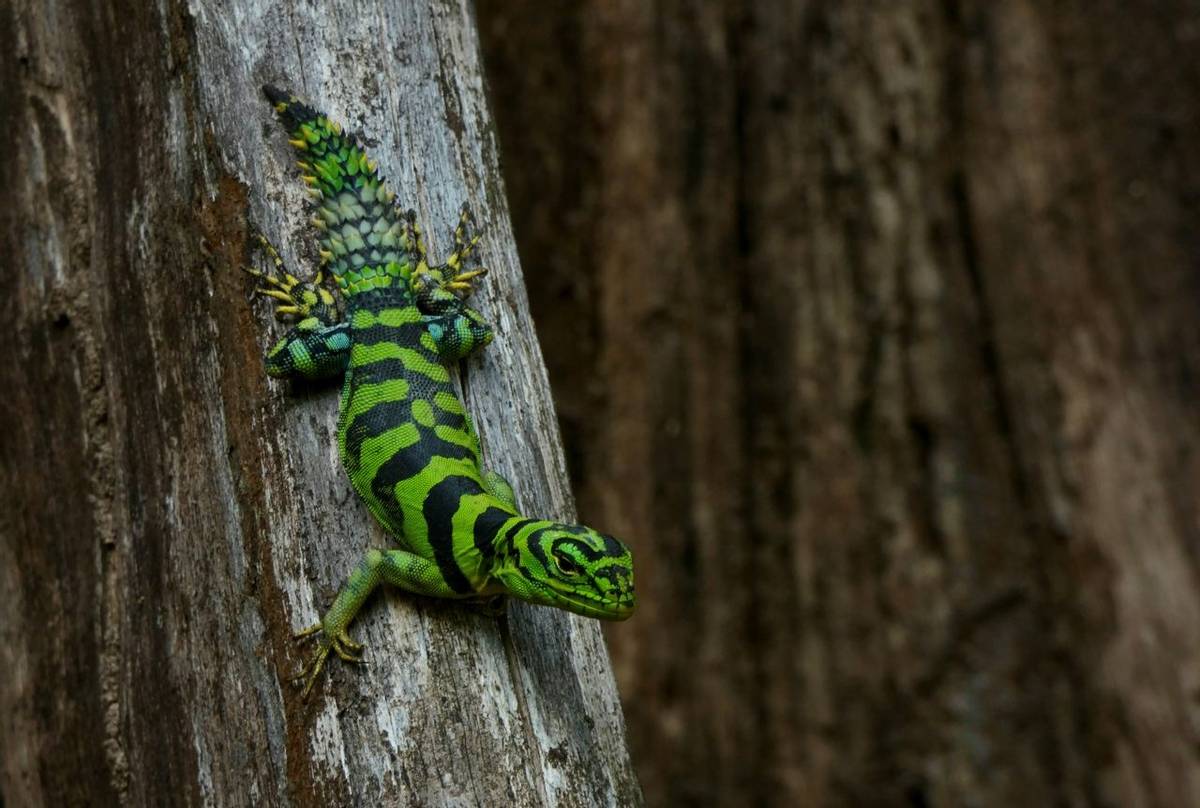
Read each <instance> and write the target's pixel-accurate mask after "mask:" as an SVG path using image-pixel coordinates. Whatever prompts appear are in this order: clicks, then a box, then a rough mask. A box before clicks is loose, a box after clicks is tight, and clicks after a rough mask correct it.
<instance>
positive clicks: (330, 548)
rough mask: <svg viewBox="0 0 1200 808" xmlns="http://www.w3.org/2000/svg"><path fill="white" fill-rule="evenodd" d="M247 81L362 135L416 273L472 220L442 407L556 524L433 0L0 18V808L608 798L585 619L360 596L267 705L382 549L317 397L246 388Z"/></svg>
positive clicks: (261, 168) (519, 298)
mask: <svg viewBox="0 0 1200 808" xmlns="http://www.w3.org/2000/svg"><path fill="white" fill-rule="evenodd" d="M268 81H269V82H272V83H276V84H279V85H281V86H285V87H289V88H291V89H293V90H294V91H295V92H297V93H298V94H300V95H303V96H304V97H305V98H306V99H307V100H309V101H310V102H312V103H313V104H314V105H316V106H318V107H320V108H322V109H323V110H325V111H326V112H327V113H329V114H330V115H331V116H333V117H335V118H336V119H338V120H341V121H342V122H344V123H346V124H347V125H348V126H350V127H352V128H355V129H358V130H359V131H361V132H362V133H363V134H364V136H365V138H366V140H367V142H368V143H369V144H370V147H371V148H372V151H373V153H374V155H375V156H376V157H377V158H378V159H379V161H380V163H381V165H382V167H383V169H384V172H385V174H386V175H387V176H388V177H389V178H390V179H391V180H392V182H393V187H395V188H396V190H397V191H398V193H399V196H400V199H401V200H402V201H403V202H404V203H405V204H409V205H412V206H413V207H415V208H417V209H418V211H419V213H420V219H421V221H422V223H423V224H424V225H425V226H426V229H427V232H428V234H429V238H430V240H431V242H432V244H431V248H432V249H433V250H434V251H436V252H438V254H441V252H442V251H443V250H445V249H447V247H448V242H449V230H450V227H451V226H452V225H453V223H454V221H455V218H456V212H457V209H458V205H459V204H460V203H461V202H462V201H463V200H464V199H469V200H470V201H471V202H472V204H473V206H474V209H475V212H476V215H477V217H478V218H479V219H480V221H481V223H482V224H483V225H485V227H486V236H485V239H486V240H485V242H484V246H483V248H482V255H483V257H484V259H485V260H486V262H487V264H488V265H489V266H490V267H491V268H492V275H491V276H490V277H489V278H487V280H486V283H485V284H484V288H483V291H482V293H481V294H480V296H479V298H478V300H477V302H478V304H479V307H480V308H481V309H482V310H483V311H484V312H486V313H487V314H488V315H490V317H491V319H492V322H493V323H494V324H495V326H496V341H495V343H494V344H493V345H492V346H491V348H490V349H489V350H488V351H487V352H486V354H485V355H483V356H482V357H477V358H474V359H472V360H471V361H470V362H468V363H466V366H465V370H464V372H463V374H462V379H463V381H464V387H465V388H466V392H467V396H466V402H467V407H468V409H469V410H470V411H471V412H472V413H474V414H475V418H476V423H477V425H478V427H479V429H480V432H481V437H482V441H483V444H484V450H485V453H486V454H487V455H488V457H489V460H490V462H491V463H492V464H493V466H494V467H496V468H497V470H499V471H500V472H502V473H503V474H505V475H506V476H508V477H509V478H510V479H511V480H513V481H514V483H515V486H516V489H517V496H518V498H519V500H520V501H521V504H522V505H524V506H525V507H526V508H527V509H529V510H531V511H534V512H542V513H545V514H547V515H550V516H555V517H559V518H563V517H569V516H571V515H572V513H571V512H572V504H571V498H570V494H569V491H568V488H567V486H566V481H565V467H564V464H563V461H562V455H561V449H560V444H559V440H558V435H557V427H556V424H555V419H554V413H553V410H552V408H551V406H550V403H549V401H548V390H547V386H546V379H545V372H544V368H543V365H542V362H541V358H540V355H539V353H538V348H537V343H536V339H535V336H534V334H533V331H532V327H531V324H530V322H529V316H528V307H527V301H526V296H525V292H524V289H523V287H522V283H521V275H520V270H519V266H518V263H517V259H516V251H515V248H514V245H513V242H512V234H511V230H510V225H509V220H508V211H507V207H506V203H505V199H504V194H503V189H502V185H501V182H500V180H499V177H498V173H497V166H496V145H495V140H494V136H493V133H492V131H491V128H490V117H489V112H488V109H487V105H486V104H485V102H484V98H483V94H482V77H481V75H480V65H479V62H478V41H477V37H476V33H475V29H474V23H473V20H472V18H471V13H470V9H469V7H468V6H467V5H466V3H464V2H440V0H429V2H416V3H410V2H384V1H383V0H381V1H380V2H361V3H356V4H353V5H350V4H334V5H329V6H328V7H326V6H324V5H320V4H318V5H313V4H310V3H304V2H284V3H266V2H259V1H258V0H235V1H234V2H225V1H224V0H222V2H217V1H216V0H191V1H190V2H182V1H181V0H164V1H163V2H160V3H144V2H123V1H121V0H117V1H116V2H111V3H100V4H95V3H84V2H67V3H51V4H45V3H40V2H36V1H35V0H17V2H15V3H5V4H0V110H3V116H4V117H3V124H4V125H3V127H0V152H2V153H3V154H5V155H6V157H5V159H4V160H3V161H0V187H3V188H4V189H5V193H6V194H8V202H7V203H6V204H5V205H4V207H3V214H2V216H3V218H2V219H0V254H3V255H4V260H5V262H6V263H5V267H6V271H5V272H4V275H3V277H2V279H0V283H2V290H3V291H2V294H0V318H2V320H3V322H4V323H6V324H7V330H6V333H8V334H9V335H10V338H9V351H8V353H7V355H6V357H7V358H6V361H5V362H4V363H3V364H2V365H0V385H2V386H3V389H4V395H3V396H0V417H2V418H3V421H4V423H5V430H4V435H3V437H2V438H0V459H2V461H3V471H2V478H0V479H2V481H3V488H2V491H3V494H4V502H5V506H4V507H3V508H2V509H0V536H2V538H3V540H2V541H0V613H2V614H3V615H4V619H3V620H2V621H0V669H2V670H3V671H4V675H3V676H2V677H0V749H3V754H2V755H0V804H4V805H10V806H26V805H84V804H87V805H113V804H128V805H167V804H214V805H264V804H269V805H287V804H295V805H350V804H360V805H378V804H389V805H486V806H493V805H502V804H515V805H555V806H558V805H580V806H598V805H627V804H636V803H638V802H639V801H640V795H639V790H638V786H637V783H636V780H635V779H634V776H633V774H632V770H631V767H630V763H629V759H628V754H627V751H626V746H625V740H624V727H623V724H622V718H621V713H620V708H619V704H618V702H617V697H616V691H615V687H614V682H613V678H612V674H611V670H610V667H609V663H608V658H607V653H606V650H605V647H604V643H603V638H602V636H601V633H600V631H599V629H598V627H597V625H596V623H594V622H592V621H586V620H581V619H576V618H573V617H570V616H568V615H565V614H563V613H560V612H556V611H552V610H542V609H534V608H532V607H525V606H523V605H520V604H513V605H510V609H509V613H508V617H507V618H506V619H500V620H496V619H493V618H489V617H486V616H483V615H482V614H476V613H472V612H470V611H468V610H466V609H464V608H463V607H461V606H456V605H449V604H442V603H434V602H431V601H427V600H424V601H423V600H420V599H417V598H412V597H406V596H402V595H399V596H398V595H397V594H396V593H395V592H390V593H389V594H387V595H383V596H377V598H376V599H375V601H374V603H373V605H371V606H370V607H368V609H367V610H365V611H364V613H363V615H362V616H361V617H360V619H359V620H358V621H357V622H356V623H355V626H354V627H353V633H354V634H355V635H356V636H357V637H358V639H360V640H364V641H365V642H366V643H367V644H368V648H367V653H366V659H367V661H368V662H369V666H368V667H366V668H362V669H359V668H351V667H350V666H347V665H344V664H341V663H337V662H334V663H333V664H331V665H330V667H329V669H328V673H327V674H326V675H325V676H324V678H323V680H322V682H321V684H320V685H319V687H318V690H317V691H316V693H315V694H314V697H313V698H311V699H310V700H309V701H308V702H307V703H305V702H302V701H301V700H300V698H299V691H298V689H297V688H295V687H293V686H292V685H291V684H290V683H289V681H288V678H289V676H290V674H291V673H292V672H294V671H295V670H297V669H298V668H299V667H300V666H301V664H302V662H303V660H304V659H305V658H306V654H307V653H308V651H309V649H308V648H305V647H301V646H298V645H296V644H294V643H293V642H292V641H291V638H290V637H291V634H292V632H294V631H296V630H298V629H301V628H303V627H306V626H307V625H310V624H312V623H313V622H315V621H316V620H317V619H318V616H319V614H320V613H321V611H322V610H323V609H324V608H325V607H326V606H327V605H328V604H329V603H330V602H331V600H332V598H333V595H334V593H335V592H336V591H337V588H338V587H339V586H340V585H341V583H342V581H343V579H344V576H345V575H347V574H348V573H349V571H350V570H351V569H352V568H353V565H354V564H355V563H356V562H357V559H358V558H360V557H361V554H362V553H363V552H364V551H365V550H366V549H367V548H368V547H370V546H385V545H386V544H387V543H388V539H387V537H385V536H384V535H383V534H382V532H381V530H380V529H379V527H378V526H377V525H375V523H374V522H373V521H372V520H371V518H370V517H369V515H368V513H367V511H366V509H365V508H364V507H363V506H362V505H361V503H359V502H358V501H357V498H355V497H354V496H353V494H352V492H351V489H350V485H349V482H348V479H347V478H346V476H345V475H344V473H343V472H342V471H341V469H340V466H339V463H338V460H337V451H336V443H335V435H334V425H335V421H336V410H337V403H336V402H337V391H336V389H327V390H308V391H299V392H298V393H297V394H294V395H289V391H288V390H287V389H286V387H284V386H282V385H278V384H276V383H274V382H271V381H269V380H268V379H267V378H266V377H265V375H264V373H263V369H262V362H261V358H260V357H261V352H262V350H263V349H264V347H265V346H266V345H268V344H269V343H270V341H272V340H273V339H275V338H277V336H278V333H279V326H273V325H271V324H270V323H271V320H270V307H269V306H268V305H266V304H265V303H262V302H258V303H254V304H252V303H251V301H250V295H249V291H250V288H251V286H252V284H251V283H250V281H249V279H248V278H246V277H245V276H244V275H243V274H242V273H240V272H239V271H238V267H239V265H240V264H242V263H243V262H245V261H249V260H251V256H250V254H249V252H248V250H247V245H248V237H247V233H248V230H247V223H248V221H252V222H254V223H255V224H257V225H258V226H260V227H261V228H262V229H263V231H264V232H266V233H267V234H268V235H269V236H270V237H272V239H273V240H274V241H276V242H277V243H278V244H280V245H281V247H282V248H283V252H284V257H285V259H286V260H287V261H288V262H289V264H290V266H291V267H293V268H296V269H299V270H300V271H301V272H302V273H303V274H307V273H309V272H311V270H312V268H313V267H314V265H315V264H314V261H313V260H312V259H313V257H314V255H313V254H314V250H313V247H312V243H311V241H310V239H309V237H308V235H307V234H308V232H309V231H308V225H307V223H306V221H305V218H306V217H305V214H304V209H303V205H302V202H301V200H302V193H301V190H300V189H301V188H302V186H301V185H300V183H299V179H298V176H297V172H296V171H295V169H294V168H293V167H292V165H291V163H292V160H293V159H294V158H293V157H292V156H291V154H290V153H289V147H288V146H287V145H286V143H285V135H284V133H283V132H282V130H281V129H280V128H279V127H278V126H277V124H276V123H275V122H274V121H273V117H272V114H271V109H270V107H269V105H268V104H267V103H266V101H265V100H264V99H263V97H262V95H261V93H260V90H259V87H260V85H262V84H263V83H264V82H268Z"/></svg>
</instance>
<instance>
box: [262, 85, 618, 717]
mask: <svg viewBox="0 0 1200 808" xmlns="http://www.w3.org/2000/svg"><path fill="white" fill-rule="evenodd" d="M263 89H264V91H265V92H266V95H267V97H268V98H269V99H270V100H271V102H272V103H273V104H274V105H275V110H276V112H278V113H279V116H280V118H281V119H282V121H283V123H284V125H285V126H286V127H287V128H288V130H289V131H290V133H291V140H290V141H289V142H290V143H291V144H292V145H293V146H294V147H295V148H296V149H297V151H299V152H300V155H301V159H300V162H299V164H298V165H299V166H300V168H301V169H302V170H303V171H304V180H305V182H306V183H307V184H308V186H309V189H310V193H311V195H312V197H313V200H314V203H315V206H316V216H315V217H314V218H313V225H314V226H315V227H316V228H317V229H318V232H319V241H320V246H321V259H322V267H321V270H320V271H319V272H318V273H317V276H316V278H315V279H314V280H313V281H311V282H305V281H301V280H299V279H297V278H296V277H294V276H292V275H290V274H288V273H287V272H285V271H284V270H283V265H282V262H281V261H280V260H279V257H278V254H277V253H276V252H275V250H274V249H273V248H271V247H270V245H269V244H267V243H266V241H265V240H262V241H263V244H264V246H265V247H266V249H267V251H268V253H269V254H270V256H271V257H272V259H273V260H274V262H275V265H276V271H275V272H273V273H271V274H264V273H257V272H256V273H253V274H255V275H257V276H258V277H259V278H260V280H261V281H262V283H263V284H264V286H263V288H261V289H260V290H259V291H261V292H262V293H263V294H266V295H270V296H271V297H274V298H276V299H277V300H278V301H280V303H281V304H282V305H280V307H279V308H278V309H277V313H279V314H282V315H290V316H294V317H295V318H296V319H297V320H298V322H297V323H296V325H295V326H294V327H293V328H292V329H291V330H290V331H289V332H288V334H287V335H286V336H285V337H284V338H283V339H282V340H281V341H280V342H279V343H278V344H277V345H276V346H275V347H274V348H272V349H271V350H270V351H269V352H268V354H267V359H266V364H267V372H268V373H269V374H270V375H272V376H276V377H282V378H293V379H307V380H319V379H332V378H336V377H339V376H340V377H342V378H343V386H342V396H341V404H340V410H339V413H340V417H339V423H338V448H339V450H340V455H341V458H342V463H343V465H344V466H345V467H346V470H347V472H348V473H349V475H350V481H351V483H352V484H353V486H354V490H355V491H357V492H358V494H359V496H360V497H362V499H363V501H364V502H365V503H366V505H367V508H368V509H369V510H370V511H371V513H372V514H373V515H374V516H375V518H376V519H378V520H379V522H380V523H381V524H382V525H383V526H384V528H386V529H387V531H388V532H389V533H391V534H392V535H393V536H395V537H396V539H397V540H398V541H399V543H400V544H401V546H402V548H403V549H393V550H370V551H368V552H367V553H366V555H365V556H364V557H363V560H362V562H361V563H360V564H359V566H358V568H357V569H356V570H355V571H354V572H353V573H352V574H351V575H350V577H349V579H348V580H347V581H346V584H345V586H343V587H342V590H341V592H340V593H339V594H338V596H337V598H336V600H335V601H334V603H333V606H332V607H331V608H330V609H329V611H328V612H326V614H325V616H324V618H323V619H322V620H321V622H320V623H319V624H317V625H315V626H313V627H312V628H310V629H308V630H307V631H305V632H302V634H301V635H300V636H314V637H316V638H317V650H316V652H315V653H314V655H313V657H312V659H311V661H310V662H309V664H308V666H307V667H306V669H305V671H304V673H303V674H302V676H303V677H304V678H305V680H306V683H305V689H304V692H305V695H307V694H308V692H309V690H310V689H311V688H312V686H313V683H314V682H315V681H316V679H317V677H318V675H319V674H320V672H321V668H322V666H323V665H324V663H325V660H326V658H327V657H328V656H329V654H330V652H333V653H336V654H337V655H338V656H340V657H341V658H343V659H345V660H348V661H358V660H359V659H360V655H361V652H362V646H361V645H359V644H358V643H356V642H354V641H353V640H352V639H351V638H350V636H349V634H348V633H347V628H348V627H349V625H350V623H351V621H353V620H354V617H355V615H357V614H358V611H359V609H360V608H361V607H362V604H363V602H364V601H365V600H366V599H367V597H368V596H370V594H371V592H372V591H374V589H375V588H376V587H377V586H378V585H379V584H380V583H389V584H392V585H393V586H397V587H400V588H401V589H405V590H408V591H409V592H415V593H417V594H421V595H429V596H433V597H440V598H461V599H468V598H489V597H494V596H498V595H511V596H513V597H517V598H520V599H522V600H526V601H529V602H530V603H537V604H544V605H547V606H556V607H558V608H561V609H566V610H568V611H571V612H575V613H576V614H581V615H585V616H588V617H597V618H601V619H606V620H624V619H626V618H628V617H629V616H630V615H631V614H632V613H633V608H634V591H633V563H632V558H631V556H630V553H629V549H628V548H627V547H626V546H625V545H624V544H622V543H621V542H620V541H618V540H617V539H614V538H613V537H611V536H607V535H605V534H603V533H599V532H597V531H595V530H593V529H591V528H588V527H583V526H581V525H567V524H561V523H558V522H552V521H548V520H545V519H533V518H529V517H526V516H522V515H521V514H520V513H519V511H518V510H517V505H516V501H515V499H514V497H513V492H512V487H511V486H510V485H509V484H508V482H507V481H506V480H504V479H503V478H502V477H500V476H499V475H498V474H495V473H494V472H486V471H484V469H483V466H482V463H481V456H480V451H479V441H478V439H477V437H476V434H475V430H474V427H473V426H472V424H471V418H470V416H469V415H468V414H467V412H466V410H465V409H464V408H463V405H462V402H461V401H460V400H459V399H458V396H457V395H456V394H455V391H454V387H453V386H452V385H451V383H450V374H449V372H448V371H447V370H446V367H445V363H448V362H454V361H456V360H458V359H460V358H462V357H464V356H466V355H467V354H469V353H471V351H473V350H475V349H477V348H481V347H483V346H484V345H487V344H488V343H489V342H491V339H492V330H491V327H490V326H489V325H488V324H487V322H486V321H485V320H484V319H483V316H482V315H480V314H479V312H477V311H475V310H473V309H471V308H469V307H468V306H466V305H465V304H464V302H463V298H464V297H466V296H467V295H468V294H469V293H470V292H471V290H472V284H471V281H472V280H474V279H476V278H478V277H481V276H482V275H483V274H484V270H478V269H477V270H473V271H464V269H463V262H464V261H465V260H466V259H467V258H468V256H469V255H470V254H471V252H472V250H473V248H474V247H475V245H476V243H477V242H478V240H479V239H478V236H476V237H470V236H469V235H468V227H469V224H470V214H469V211H468V209H467V208H466V206H465V205H464V206H463V214H462V217H461V219H460V221H459V223H458V226H457V227H456V228H455V231H454V240H455V251H454V253H453V254H452V255H451V256H450V257H449V258H447V259H446V261H445V263H443V264H442V265H440V266H435V267H431V266H429V264H428V263H427V261H426V255H425V248H424V245H423V244H422V240H421V234H420V230H419V229H418V228H417V226H416V223H415V219H414V216H413V214H412V213H411V212H409V213H407V214H400V213H399V212H398V210H397V208H396V207H395V206H394V204H393V200H394V197H395V194H394V193H393V192H392V191H391V190H390V189H389V188H388V187H387V184H386V183H385V182H384V180H383V179H382V177H380V176H379V174H378V173H377V171H376V166H375V163H374V162H373V161H372V160H370V159H369V158H368V157H367V155H366V153H365V152H364V151H363V149H362V147H361V145H360V144H359V141H358V139H357V138H355V137H354V136H353V135H351V134H348V133H343V132H342V129H341V127H340V126H339V125H338V124H336V123H335V122H333V121H330V120H328V119H326V118H325V117H323V116H322V115H320V114H319V113H317V112H316V111H315V110H313V109H311V108H310V107H307V106H305V105H304V104H302V103H300V102H299V101H298V100H297V99H296V98H295V97H294V96H291V95H290V94H288V93H285V92H282V91H280V90H277V89H275V88H274V87H269V86H268V87H265V88H263ZM326 272H328V274H330V275H332V277H333V279H334V281H335V282H336V283H337V286H338V288H339V290H340V291H341V295H342V297H343V298H344V299H345V309H346V312H345V317H344V318H339V317H338V313H337V305H336V301H335V299H334V297H333V295H331V294H330V293H329V291H328V290H326V289H324V288H323V287H322V286H321V285H320V284H321V281H322V279H323V277H324V274H325V273H326Z"/></svg>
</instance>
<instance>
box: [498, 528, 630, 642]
mask: <svg viewBox="0 0 1200 808" xmlns="http://www.w3.org/2000/svg"><path fill="white" fill-rule="evenodd" d="M504 549H505V552H504V553H503V557H504V560H503V561H502V562H501V563H500V564H499V565H498V567H497V569H496V570H495V571H494V572H493V575H495V576H496V577H497V578H499V579H500V580H501V581H502V582H503V583H504V586H505V588H506V589H507V590H508V591H509V592H510V593H511V594H512V595H514V596H515V597H518V598H521V599H522V600H527V601H529V602H530V603H540V604H542V605H545V606H555V607H557V608H559V609H566V610H567V611H570V612H575V613H576V614H581V615H583V616H585V617H598V618H600V619H602V620H625V619H626V618H628V617H629V616H630V615H632V614H633V607H634V593H633V556H632V555H631V554H630V552H629V548H628V547H626V546H625V545H624V544H622V543H621V542H620V541H618V540H617V539H614V538H613V537H612V536H608V535H605V534H603V533H600V532H598V531H595V530H592V529H591V528H590V527H583V526H582V525H564V524H560V523H557V522H542V521H538V522H530V523H528V524H527V525H526V526H525V527H524V528H523V529H521V530H520V531H518V532H517V534H516V535H515V536H514V537H513V538H512V540H511V543H510V544H509V546H508V547H507V548H504Z"/></svg>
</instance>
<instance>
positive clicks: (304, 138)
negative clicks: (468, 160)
mask: <svg viewBox="0 0 1200 808" xmlns="http://www.w3.org/2000/svg"><path fill="white" fill-rule="evenodd" d="M263 93H265V94H266V96H267V99H268V100H269V101H270V102H271V103H272V104H273V105H274V107H275V111H276V112H277V113H278V114H279V118H280V121H281V122H282V123H283V125H284V126H285V127H286V128H287V130H288V132H289V133H290V139H289V140H288V142H289V143H291V144H292V146H293V147H295V149H296V151H297V152H299V154H300V161H299V162H298V163H297V165H298V166H299V167H300V170H301V171H303V172H304V182H305V184H307V185H308V188H309V193H310V194H311V195H312V198H313V202H314V203H315V205H316V216H315V217H314V218H313V220H312V221H313V225H314V226H316V227H317V228H318V230H319V231H320V234H319V236H318V241H319V242H320V244H321V258H322V263H323V265H324V266H326V267H328V268H329V270H330V273H331V274H332V275H333V277H334V279H335V280H336V281H337V284H338V286H339V287H340V288H341V290H342V293H343V294H345V295H346V296H352V295H356V294H360V293H363V292H367V291H371V290H373V289H381V288H388V287H394V288H406V287H407V279H408V274H409V273H410V272H411V256H412V254H414V253H415V248H416V245H415V243H414V244H412V245H411V248H410V234H409V231H408V223H407V221H406V220H405V219H404V218H403V217H402V216H401V215H400V213H399V212H398V211H397V210H396V208H395V206H394V205H393V204H392V203H393V200H394V199H395V197H396V195H395V193H393V192H392V190H391V189H389V188H388V186H387V183H386V182H385V181H384V179H383V177H381V176H380V175H379V172H378V167H377V166H376V164H375V161H374V160H371V159H370V158H368V157H367V154H366V152H365V151H364V150H363V147H362V144H361V143H360V142H359V140H358V138H357V137H355V136H354V135H353V134H351V133H349V132H343V131H342V127H341V125H340V124H338V123H337V122H336V121H331V120H330V119H329V118H327V117H325V116H324V115H322V114H321V113H320V112H318V111H316V110H315V109H313V108H312V107H310V106H308V105H307V104H305V103H303V102H301V101H300V100H299V99H298V98H296V96H294V95H292V94H291V93H289V92H287V91H285V90H280V89H279V88H278V87H274V86H272V85H270V84H268V85H265V86H264V87H263Z"/></svg>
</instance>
